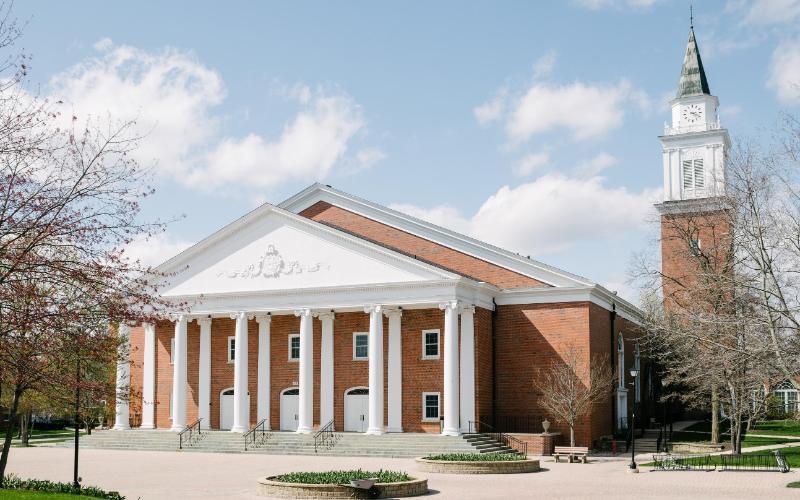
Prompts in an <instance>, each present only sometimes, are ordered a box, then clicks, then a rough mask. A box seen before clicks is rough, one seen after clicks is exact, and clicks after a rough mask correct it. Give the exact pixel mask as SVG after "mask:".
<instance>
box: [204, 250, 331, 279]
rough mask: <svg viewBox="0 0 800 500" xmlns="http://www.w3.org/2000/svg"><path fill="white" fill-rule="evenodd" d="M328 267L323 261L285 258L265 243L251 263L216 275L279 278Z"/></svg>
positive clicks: (323, 269)
mask: <svg viewBox="0 0 800 500" xmlns="http://www.w3.org/2000/svg"><path fill="white" fill-rule="evenodd" d="M328 269H330V266H328V265H326V264H324V263H323V262H314V263H312V264H308V263H301V262H300V261H299V260H288V259H286V258H285V257H284V256H283V255H281V253H280V252H279V251H278V249H276V248H275V245H273V244H269V245H267V249H266V251H265V252H264V253H263V254H262V255H261V256H260V257H259V258H258V259H257V260H256V261H255V262H253V263H251V264H248V265H246V266H244V267H241V268H238V269H228V270H225V271H221V272H219V273H218V274H217V276H220V277H222V276H225V277H228V278H280V277H281V276H287V275H290V274H302V273H316V272H319V271H325V270H328Z"/></svg>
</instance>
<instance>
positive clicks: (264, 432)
mask: <svg viewBox="0 0 800 500" xmlns="http://www.w3.org/2000/svg"><path fill="white" fill-rule="evenodd" d="M242 437H243V438H244V451H247V447H248V445H249V446H250V447H251V448H258V447H260V446H263V445H264V443H266V442H267V440H268V439H269V438H271V437H272V433H271V432H270V431H269V429H267V419H266V418H265V419H262V420H261V421H260V422H259V423H257V424H256V425H255V426H253V428H252V429H250V430H249V431H247V432H245V433H244V434H242Z"/></svg>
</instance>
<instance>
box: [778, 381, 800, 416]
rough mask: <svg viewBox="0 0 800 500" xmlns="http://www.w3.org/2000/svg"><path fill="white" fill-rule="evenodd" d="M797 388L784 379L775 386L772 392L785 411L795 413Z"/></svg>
mask: <svg viewBox="0 0 800 500" xmlns="http://www.w3.org/2000/svg"><path fill="white" fill-rule="evenodd" d="M797 392H798V391H797V389H795V388H794V386H793V385H792V383H791V382H789V381H788V380H784V381H783V382H781V383H780V384H778V385H777V387H775V390H773V391H772V394H773V395H774V396H775V397H776V398H778V401H779V402H780V404H781V405H783V411H784V412H786V413H795V412H797V410H798V405H797V403H798V397H797Z"/></svg>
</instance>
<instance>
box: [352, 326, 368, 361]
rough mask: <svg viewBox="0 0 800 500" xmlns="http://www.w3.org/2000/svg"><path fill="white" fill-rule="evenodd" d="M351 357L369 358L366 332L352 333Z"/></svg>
mask: <svg viewBox="0 0 800 500" xmlns="http://www.w3.org/2000/svg"><path fill="white" fill-rule="evenodd" d="M353 359H369V334H368V333H363V332H354V333H353Z"/></svg>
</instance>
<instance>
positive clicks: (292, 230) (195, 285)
mask: <svg viewBox="0 0 800 500" xmlns="http://www.w3.org/2000/svg"><path fill="white" fill-rule="evenodd" d="M257 212H258V213H257V214H254V215H252V216H251V217H249V218H247V220H245V221H237V223H234V224H232V225H231V226H228V227H227V228H225V229H223V230H222V231H220V232H219V233H216V234H215V235H212V237H210V238H208V239H207V240H204V241H203V242H201V243H198V244H197V245H195V247H192V248H190V249H189V250H187V251H186V252H184V253H183V254H180V255H179V256H177V257H176V258H174V259H172V260H170V261H168V262H167V263H166V264H165V265H164V266H162V267H166V268H167V269H164V270H167V271H172V272H175V275H174V276H171V277H170V278H169V279H168V280H167V281H168V283H167V284H165V286H163V287H162V288H161V293H162V295H163V296H166V297H180V296H196V295H201V294H202V295H208V294H226V293H237V292H239V293H247V292H258V291H270V292H274V291H276V290H294V289H311V288H324V287H341V286H353V285H368V284H379V283H387V284H388V283H404V282H420V281H427V280H441V279H443V278H454V277H455V276H454V275H452V274H451V273H448V272H446V271H443V270H440V269H438V268H435V267H433V266H430V265H428V264H425V263H422V262H419V261H416V260H414V259H412V258H410V257H406V256H404V255H401V254H397V253H395V252H392V251H390V250H388V249H385V248H382V247H380V246H378V245H374V244H372V243H369V242H366V241H364V240H360V239H358V238H356V237H354V236H350V235H348V234H346V233H343V232H340V231H337V230H335V229H332V228H329V227H326V226H323V225H321V224H319V223H316V222H313V221H310V220H308V219H305V218H303V217H300V216H297V215H294V214H290V213H287V212H284V211H283V210H280V209H277V208H275V207H271V206H267V207H262V209H260V210H259V211H257Z"/></svg>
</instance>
